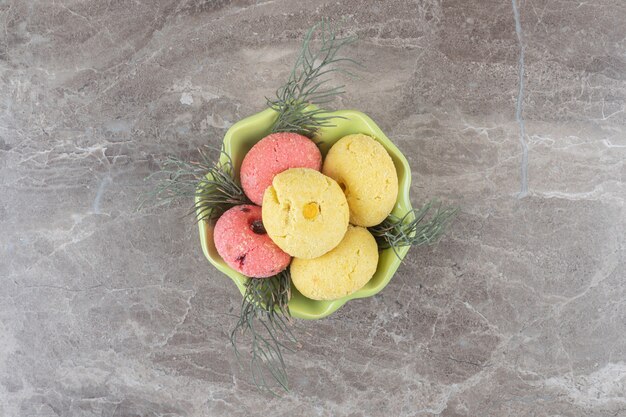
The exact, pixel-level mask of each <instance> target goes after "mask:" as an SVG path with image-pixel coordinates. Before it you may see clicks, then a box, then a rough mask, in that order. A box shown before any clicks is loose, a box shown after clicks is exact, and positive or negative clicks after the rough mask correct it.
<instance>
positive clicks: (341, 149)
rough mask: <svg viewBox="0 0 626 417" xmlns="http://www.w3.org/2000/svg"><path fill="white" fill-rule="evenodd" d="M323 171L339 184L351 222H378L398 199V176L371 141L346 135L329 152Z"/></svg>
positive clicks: (379, 145) (394, 168)
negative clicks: (344, 195) (348, 209)
mask: <svg viewBox="0 0 626 417" xmlns="http://www.w3.org/2000/svg"><path fill="white" fill-rule="evenodd" d="M322 172H323V173H324V174H325V175H328V176H329V177H331V178H333V179H334V180H335V181H337V182H338V183H339V185H340V186H341V188H342V189H343V190H344V193H345V194H346V199H347V200H348V205H349V206H350V223H352V224H356V225H358V226H364V227H370V226H375V225H377V224H379V223H381V222H382V221H383V220H385V218H386V217H387V216H388V215H389V213H391V210H393V206H394V205H395V204H396V200H397V198H398V174H397V172H396V167H395V166H394V165H393V161H392V160H391V157H390V156H389V154H388V153H387V151H386V150H385V148H384V147H383V146H382V145H381V144H380V143H378V142H377V141H376V140H374V139H373V138H371V137H369V136H367V135H363V134H356V135H348V136H344V137H343V138H341V139H339V140H338V141H337V142H336V143H335V144H334V145H333V146H332V148H330V150H329V151H328V155H326V159H325V160H324V167H323V169H322Z"/></svg>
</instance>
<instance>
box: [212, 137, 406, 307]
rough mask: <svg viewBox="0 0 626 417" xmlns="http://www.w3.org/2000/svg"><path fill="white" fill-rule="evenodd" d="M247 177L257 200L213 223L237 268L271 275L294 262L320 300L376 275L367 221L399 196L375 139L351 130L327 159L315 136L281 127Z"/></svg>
mask: <svg viewBox="0 0 626 417" xmlns="http://www.w3.org/2000/svg"><path fill="white" fill-rule="evenodd" d="M240 180H241V185H242V188H243V190H244V192H245V194H246V196H247V197H248V198H249V199H250V201H252V202H253V203H254V204H255V205H241V206H236V207H233V208H231V209H230V210H228V211H227V212H225V213H224V214H223V215H222V216H221V217H220V218H219V219H218V221H217V223H216V225H215V229H214V241H215V247H216V249H217V251H218V253H219V254H220V256H221V257H222V259H224V261H225V262H226V263H227V264H228V265H229V266H231V267H232V268H233V269H235V270H236V271H239V272H240V273H242V274H244V275H246V276H248V277H252V278H264V277H270V276H273V275H276V274H277V273H279V272H281V271H282V270H284V269H286V268H287V267H289V268H290V272H291V281H292V283H293V285H294V286H295V287H296V288H297V289H298V291H300V293H301V294H302V295H304V296H305V297H308V298H311V299H314V300H334V299H337V298H341V297H344V296H346V295H349V294H352V293H353V292H355V291H357V290H358V289H360V288H362V287H363V286H364V285H365V284H367V282H368V281H369V280H370V278H371V277H372V276H373V275H374V273H375V272H376V268H377V265H378V246H377V244H376V241H375V239H374V237H373V236H372V235H371V233H370V232H369V231H368V230H367V227H370V226H375V225H377V224H380V223H381V222H382V221H383V220H384V219H385V218H386V217H387V216H388V215H389V213H391V210H392V209H393V207H394V205H395V203H396V200H397V197H398V176H397V173H396V169H395V166H394V164H393V161H392V159H391V157H390V156H389V154H388V153H387V151H386V150H385V148H384V147H383V146H382V145H381V144H380V143H378V142H377V141H376V140H375V139H374V138H372V137H370V136H367V135H364V134H353V135H348V136H345V137H343V138H341V139H340V140H338V141H337V142H336V143H335V144H334V145H333V146H332V147H331V148H330V150H329V151H328V154H327V155H326V158H325V159H324V161H322V155H321V153H320V151H319V149H318V147H317V145H316V144H315V143H314V142H313V141H312V140H310V139H309V138H307V137H305V136H302V135H298V134H296V133H274V134H271V135H269V136H267V137H265V138H263V139H262V140H260V141H259V142H258V143H257V144H255V145H254V146H253V147H252V149H250V151H249V152H248V153H247V154H246V156H245V158H244V160H243V162H242V165H241V169H240Z"/></svg>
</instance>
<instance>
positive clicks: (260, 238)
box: [213, 205, 291, 278]
mask: <svg viewBox="0 0 626 417" xmlns="http://www.w3.org/2000/svg"><path fill="white" fill-rule="evenodd" d="M213 240H214V241H215V248H216V249H217V253H219V254H220V256H221V257H222V259H224V261H226V263H227V264H228V265H230V267H231V268H233V269H235V270H236V271H238V272H241V273H242V274H244V275H245V276H248V277H253V278H265V277H271V276H272V275H276V274H277V273H279V272H280V271H282V270H283V269H285V268H287V266H288V265H289V262H290V261H291V257H290V256H289V255H288V254H286V253H285V252H283V251H282V250H280V248H279V247H278V246H276V244H275V243H274V242H272V239H270V237H269V236H268V235H267V233H266V232H265V228H264V227H263V223H262V222H261V207H258V206H252V205H243V206H236V207H233V208H231V209H229V210H228V211H226V212H225V213H224V214H222V216H221V217H220V218H219V219H218V220H217V223H216V224H215V229H214V231H213Z"/></svg>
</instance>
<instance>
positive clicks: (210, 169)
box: [142, 147, 251, 222]
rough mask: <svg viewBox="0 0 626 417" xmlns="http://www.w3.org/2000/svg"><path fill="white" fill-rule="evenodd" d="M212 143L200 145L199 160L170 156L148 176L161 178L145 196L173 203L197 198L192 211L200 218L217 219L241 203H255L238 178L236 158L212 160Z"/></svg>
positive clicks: (165, 203) (160, 202) (157, 200)
mask: <svg viewBox="0 0 626 417" xmlns="http://www.w3.org/2000/svg"><path fill="white" fill-rule="evenodd" d="M210 150H212V148H210V147H205V148H201V149H198V154H199V159H198V160H197V161H191V162H188V161H185V160H182V159H179V158H176V157H173V156H168V157H167V158H166V159H165V161H163V163H162V164H161V169H160V171H158V172H155V173H154V174H152V175H150V176H149V177H148V178H146V179H147V180H150V179H155V178H156V179H157V184H156V186H155V188H154V189H153V190H152V191H151V192H150V193H148V195H146V196H145V197H144V201H143V202H142V205H143V204H145V202H146V201H148V200H153V201H156V202H157V205H169V204H172V203H174V202H177V201H180V200H188V199H189V198H194V199H195V203H194V205H193V207H192V208H191V210H190V212H189V214H192V213H195V215H196V220H197V221H201V220H207V221H209V222H213V221H215V220H216V219H217V218H219V216H221V215H222V214H223V213H224V212H225V211H226V210H228V209H229V208H231V207H234V206H237V205H240V204H251V203H250V200H248V198H247V197H246V195H245V194H244V192H243V189H242V188H241V186H240V185H239V184H238V183H237V181H236V180H235V175H234V169H233V161H232V159H231V158H230V156H229V155H228V154H227V153H226V152H224V151H222V150H220V152H221V154H223V155H224V156H226V162H223V163H222V162H212V161H211V159H210V158H209V151H210Z"/></svg>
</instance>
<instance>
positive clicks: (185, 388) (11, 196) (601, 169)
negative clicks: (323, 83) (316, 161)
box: [0, 0, 626, 417]
mask: <svg viewBox="0 0 626 417" xmlns="http://www.w3.org/2000/svg"><path fill="white" fill-rule="evenodd" d="M325 16H326V17H331V18H333V19H335V20H336V21H341V22H342V24H343V26H344V28H345V31H346V32H349V33H356V34H358V35H359V37H360V41H359V43H358V44H357V45H356V46H355V47H354V48H353V49H352V50H351V51H350V53H351V54H352V55H353V56H354V57H355V58H357V59H359V60H361V61H362V62H363V63H364V64H365V66H366V69H365V70H363V71H361V72H360V74H359V78H358V79H354V80H347V84H348V87H347V90H348V93H347V94H346V96H345V97H343V98H342V99H341V100H340V101H339V102H338V103H335V107H336V108H358V109H360V110H362V111H364V112H365V113H367V114H369V115H370V116H371V117H372V118H373V119H374V120H376V122H377V123H378V124H379V125H380V127H381V128H382V129H383V130H384V131H385V132H386V133H387V134H388V136H389V137H390V138H392V139H393V140H394V141H395V142H396V143H397V145H398V146H399V147H400V148H401V149H402V151H403V152H404V153H405V154H406V155H407V157H408V159H409V162H410V164H411V167H412V170H413V185H412V197H413V199H414V201H415V202H423V201H426V200H427V199H429V198H430V197H435V196H438V197H441V198H443V199H445V200H446V201H452V202H455V203H457V204H458V205H460V206H461V208H462V210H461V213H460V215H459V217H458V220H457V221H456V223H455V224H454V225H453V227H452V228H451V229H450V233H449V234H448V235H447V237H446V238H445V239H444V240H443V241H442V242H441V244H440V245H439V246H437V247H435V248H429V249H421V250H414V251H412V252H411V254H410V256H409V258H408V259H407V261H406V263H405V264H404V265H403V266H402V267H401V268H400V269H399V271H398V273H397V274H396V276H395V277H394V279H393V280H392V281H391V283H390V284H389V285H388V286H387V287H386V288H385V290H384V291H383V292H382V293H380V294H379V295H377V296H375V297H373V298H369V299H363V300H357V301H352V302H350V303H348V304H347V305H346V306H345V307H344V308H342V309H341V310H340V311H338V312H337V313H336V314H335V315H333V316H331V317H330V318H328V319H325V320H321V321H316V322H299V323H298V328H297V334H298V335H299V339H300V343H301V347H300V348H299V350H298V351H297V352H295V353H290V354H287V355H286V360H287V362H288V367H289V373H290V375H291V384H292V391H291V392H290V393H289V394H287V395H285V396H283V397H281V398H270V397H268V396H266V395H263V394H260V393H259V392H257V391H256V390H255V389H254V387H253V385H252V384H251V383H250V379H249V376H248V374H247V373H246V372H244V371H242V370H241V369H239V367H238V365H237V362H236V360H235V358H234V355H233V353H232V350H231V347H230V344H229V341H228V332H229V331H230V329H231V327H232V325H233V320H234V319H233V316H232V314H234V313H235V312H236V311H237V308H238V306H239V301H240V297H239V295H238V292H237V290H236V289H235V287H234V285H232V284H231V282H230V281H229V280H228V279H227V278H226V277H224V276H222V275H220V274H219V273H218V272H217V271H215V270H214V269H212V268H211V267H210V266H209V265H208V263H207V261H206V260H205V259H204V257H203V255H202V252H201V249H200V245H199V241H198V237H197V231H196V227H195V225H194V224H193V222H192V221H190V220H189V219H188V218H184V217H183V214H184V213H185V211H186V209H187V207H184V206H176V207H171V208H159V209H144V210H141V211H137V210H136V207H137V196H138V195H139V194H140V193H142V192H144V191H145V190H147V189H148V188H149V187H150V184H149V183H147V182H145V181H144V178H145V177H146V175H148V174H149V173H150V172H153V171H154V170H155V169H156V167H157V165H156V163H155V161H157V160H159V159H161V158H163V157H164V156H165V155H168V154H175V155H179V156H186V155H187V156H188V155H190V154H191V153H192V152H193V150H194V149H196V148H197V147H198V146H201V145H203V144H207V143H210V144H213V145H217V144H219V143H220V142H221V139H222V137H223V135H224V133H225V131H226V129H228V127H229V126H231V125H232V124H233V123H234V122H236V121H237V120H239V119H241V118H242V117H245V116H247V115H249V114H252V113H255V112H257V111H259V110H260V109H262V108H263V106H264V104H265V99H264V97H265V96H269V95H271V94H273V92H274V90H275V89H276V87H278V86H279V85H280V84H281V82H282V80H284V79H285V77H286V75H287V74H288V71H289V69H290V66H291V63H292V60H293V57H294V54H295V52H296V50H297V48H298V44H299V39H300V38H301V37H302V35H303V33H304V30H305V29H306V28H307V27H309V26H310V25H311V24H312V23H313V22H315V21H317V20H319V19H320V18H322V17H325ZM624 21H626V4H625V3H624V2H623V1H621V0H595V1H565V0H553V1H547V0H511V1H508V0H500V1H497V0H487V1H453V0H419V1H418V0H416V1H410V0H403V1H400V0H398V1H395V0H394V1H385V2H382V1H381V2H368V1H362V0H338V1H332V2H329V1H321V0H311V1H307V2H296V1H292V0H289V1H288V0H268V1H252V0H232V1H222V0H219V1H217V0H215V1H211V0H154V1H135V0H115V1H112V0H106V1H82V0H57V1H48V0H30V1H25V0H4V1H0V231H1V233H0V282H1V284H2V291H1V292H0V416H7V417H13V416H29V417H30V416H37V417H50V416H107V417H112V416H118V417H130V416H170V417H171V416H252V415H274V416H346V417H348V416H350V417H358V416H434V415H441V416H449V417H452V416H497V417H502V416H607V417H608V416H622V415H626V399H625V392H626V332H625V330H626V283H625V278H626V262H625V256H624V253H625V247H624V224H625V223H626V221H625V220H626V213H625V208H624V200H625V196H626V186H625V180H626V168H625V165H624V160H625V158H626V111H625V106H626V58H625V57H626V41H625V38H624V30H623V28H624ZM526 147H527V154H526V152H525V150H526ZM526 158H527V159H526ZM526 169H527V171H526ZM526 172H527V174H526ZM526 175H527V178H526ZM520 190H521V194H520ZM520 196H521V197H523V198H518V197H520Z"/></svg>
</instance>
